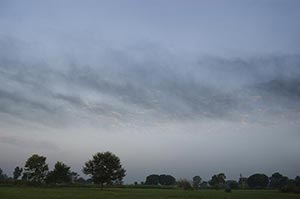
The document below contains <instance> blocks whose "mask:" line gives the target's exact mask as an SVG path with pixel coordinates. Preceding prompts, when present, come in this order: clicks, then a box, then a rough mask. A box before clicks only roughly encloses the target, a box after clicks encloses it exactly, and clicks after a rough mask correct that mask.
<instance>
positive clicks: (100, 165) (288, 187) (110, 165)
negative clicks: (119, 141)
mask: <svg viewBox="0 0 300 199" xmlns="http://www.w3.org/2000/svg"><path fill="white" fill-rule="evenodd" d="M46 159H47V158H46V157H44V156H40V155H38V154H34V155H32V156H30V157H29V158H28V159H27V161H26V162H25V164H24V166H23V167H20V166H17V167H15V169H14V172H13V176H12V177H8V176H7V175H6V174H4V173H3V171H2V169H1V168H0V183H5V184H26V185H42V184H54V185H70V184H78V185H84V184H95V185H100V187H101V188H103V186H116V185H118V186H120V185H122V184H123V178H124V177H125V173H126V170H125V169H124V168H123V167H122V165H121V162H120V159H119V157H117V156H116V155H115V154H113V153H111V152H103V153H100V152H98V153H96V154H95V155H93V156H92V158H91V159H90V160H88V161H87V162H85V163H84V166H83V169H82V172H83V173H84V174H86V175H88V176H89V177H90V178H89V179H87V180H86V179H84V178H82V177H80V176H79V175H78V174H77V173H76V172H72V171H71V167H69V166H67V165H66V164H64V163H63V162H59V161H58V162H56V163H55V165H54V168H53V170H49V166H48V164H47V163H46ZM134 185H135V186H136V187H137V186H138V185H139V186H140V187H178V188H182V189H186V190H188V189H194V190H200V189H225V190H226V191H227V192H230V191H231V190H232V189H279V190H281V191H282V192H295V193H300V177H299V176H296V177H295V178H294V179H289V178H288V177H286V176H284V175H282V174H280V173H279V172H276V173H274V174H272V175H271V176H270V177H268V176H267V175H265V174H259V173H257V174H253V175H251V176H249V177H243V176H242V175H240V178H239V179H238V180H227V179H226V175H225V174H224V173H219V174H215V175H213V176H212V177H211V179H210V180H209V181H203V180H202V178H201V177H200V176H194V177H193V179H191V180H187V179H179V180H176V178H175V177H174V176H172V175H167V174H160V175H158V174H151V175H149V176H147V177H146V179H145V182H141V183H140V184H139V183H138V182H135V183H134Z"/></svg>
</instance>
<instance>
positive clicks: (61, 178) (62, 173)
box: [46, 162, 71, 183]
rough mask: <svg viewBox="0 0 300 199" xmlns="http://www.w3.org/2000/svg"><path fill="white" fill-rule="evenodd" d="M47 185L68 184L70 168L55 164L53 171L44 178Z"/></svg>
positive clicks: (59, 163)
mask: <svg viewBox="0 0 300 199" xmlns="http://www.w3.org/2000/svg"><path fill="white" fill-rule="evenodd" d="M46 182H47V183H70V182H71V171H70V167H68V166H67V165H65V164H64V163H62V162H56V164H55V165H54V169H53V171H50V172H49V173H48V175H47V178H46Z"/></svg>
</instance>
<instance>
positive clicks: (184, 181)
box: [177, 179, 192, 190]
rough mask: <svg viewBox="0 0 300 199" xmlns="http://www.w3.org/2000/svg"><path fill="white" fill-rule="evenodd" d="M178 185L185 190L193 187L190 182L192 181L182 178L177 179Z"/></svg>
mask: <svg viewBox="0 0 300 199" xmlns="http://www.w3.org/2000/svg"><path fill="white" fill-rule="evenodd" d="M177 186H178V187H179V188H182V189H184V190H189V189H192V185H191V183H190V181H188V180H187V179H180V180H178V181H177Z"/></svg>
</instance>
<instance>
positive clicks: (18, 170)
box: [13, 167, 23, 180]
mask: <svg viewBox="0 0 300 199" xmlns="http://www.w3.org/2000/svg"><path fill="white" fill-rule="evenodd" d="M22 172H23V168H20V167H16V168H15V170H14V173H13V178H14V180H17V179H18V178H19V177H20V176H21V175H22Z"/></svg>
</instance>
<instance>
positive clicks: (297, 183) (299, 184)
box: [295, 176, 300, 186]
mask: <svg viewBox="0 0 300 199" xmlns="http://www.w3.org/2000/svg"><path fill="white" fill-rule="evenodd" d="M295 184H296V186H300V176H297V177H296V178H295Z"/></svg>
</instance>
